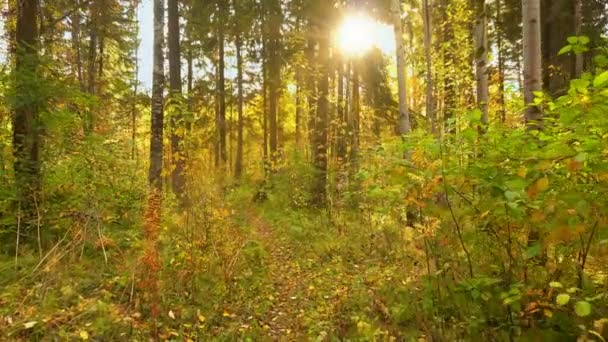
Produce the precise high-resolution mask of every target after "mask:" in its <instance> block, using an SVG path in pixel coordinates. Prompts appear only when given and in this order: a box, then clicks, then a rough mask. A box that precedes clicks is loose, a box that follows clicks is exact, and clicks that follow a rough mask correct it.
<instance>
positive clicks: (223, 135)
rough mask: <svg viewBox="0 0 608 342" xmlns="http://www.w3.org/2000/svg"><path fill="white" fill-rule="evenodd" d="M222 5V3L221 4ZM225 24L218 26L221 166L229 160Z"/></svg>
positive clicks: (223, 10) (221, 13)
mask: <svg viewBox="0 0 608 342" xmlns="http://www.w3.org/2000/svg"><path fill="white" fill-rule="evenodd" d="M220 3H221V2H220ZM219 12H220V17H223V16H224V15H225V14H226V10H225V8H224V6H223V5H220V6H219ZM224 24H225V23H219V24H218V38H217V42H218V47H219V56H218V58H219V63H218V64H219V66H218V73H219V77H218V97H219V108H218V118H217V119H218V122H217V130H218V134H219V147H218V148H219V155H220V163H221V166H225V165H226V161H227V158H228V155H227V151H226V77H225V69H226V62H225V53H224V44H225V37H224Z"/></svg>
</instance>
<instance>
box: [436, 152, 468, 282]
mask: <svg viewBox="0 0 608 342" xmlns="http://www.w3.org/2000/svg"><path fill="white" fill-rule="evenodd" d="M439 153H440V154H441V180H442V182H443V191H444V193H445V201H446V202H447V204H448V208H449V209H450V214H451V215H452V221H454V225H455V226H456V233H457V235H458V240H459V241H460V245H461V247H462V250H463V251H464V254H465V255H466V256H467V262H468V265H469V275H470V276H471V278H473V262H472V261H471V254H470V253H469V250H468V249H467V246H466V245H465V243H464V240H463V238H462V230H461V229H460V223H458V219H456V214H454V208H453V207H452V202H451V201H450V196H449V194H448V183H447V181H446V177H445V166H444V159H443V144H442V143H441V142H439Z"/></svg>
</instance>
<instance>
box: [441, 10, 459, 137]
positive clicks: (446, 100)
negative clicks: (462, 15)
mask: <svg viewBox="0 0 608 342" xmlns="http://www.w3.org/2000/svg"><path fill="white" fill-rule="evenodd" d="M451 4H452V3H451V2H449V1H448V0H442V1H441V11H442V13H443V16H444V17H443V18H444V23H443V27H442V28H443V29H442V31H441V42H442V44H443V46H444V50H443V125H444V132H446V133H450V134H455V133H456V128H457V125H456V121H455V120H456V118H455V116H454V113H455V112H456V109H457V106H458V104H457V103H458V101H457V100H458V95H459V94H458V92H457V90H456V80H455V76H456V75H455V70H454V68H455V66H454V65H455V62H454V61H455V59H456V54H455V53H454V50H455V49H457V48H458V47H456V46H454V39H455V33H454V27H453V23H452V21H451V20H450V18H449V16H448V11H450V5H451Z"/></svg>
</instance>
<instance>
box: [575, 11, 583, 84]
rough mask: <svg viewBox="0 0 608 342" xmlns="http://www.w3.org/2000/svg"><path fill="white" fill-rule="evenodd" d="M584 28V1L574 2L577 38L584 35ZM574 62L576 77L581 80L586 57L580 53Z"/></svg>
mask: <svg viewBox="0 0 608 342" xmlns="http://www.w3.org/2000/svg"><path fill="white" fill-rule="evenodd" d="M582 28H583V1H582V0H574V34H575V35H576V36H581V35H582ZM575 58H576V59H575V61H574V77H575V78H580V77H581V75H582V74H583V67H584V56H583V54H581V53H579V54H577V55H576V57H575Z"/></svg>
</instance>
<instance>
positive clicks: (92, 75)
mask: <svg viewBox="0 0 608 342" xmlns="http://www.w3.org/2000/svg"><path fill="white" fill-rule="evenodd" d="M97 10H98V9H97V6H95V3H94V2H92V3H91V4H90V5H89V14H90V16H91V18H90V22H89V55H88V61H87V66H88V71H87V92H88V93H89V94H91V95H95V94H97V62H98V61H97V47H98V36H97V35H98V33H97V31H98V27H97ZM84 121H85V122H84V132H85V134H87V135H88V134H90V133H92V132H93V130H94V129H95V124H94V121H95V114H94V113H93V109H91V108H89V109H88V110H87V114H86V117H85V120H84Z"/></svg>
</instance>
